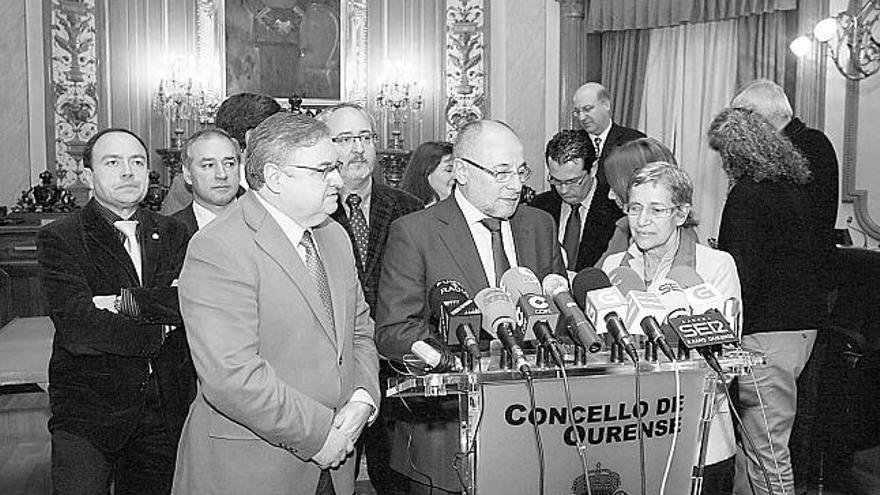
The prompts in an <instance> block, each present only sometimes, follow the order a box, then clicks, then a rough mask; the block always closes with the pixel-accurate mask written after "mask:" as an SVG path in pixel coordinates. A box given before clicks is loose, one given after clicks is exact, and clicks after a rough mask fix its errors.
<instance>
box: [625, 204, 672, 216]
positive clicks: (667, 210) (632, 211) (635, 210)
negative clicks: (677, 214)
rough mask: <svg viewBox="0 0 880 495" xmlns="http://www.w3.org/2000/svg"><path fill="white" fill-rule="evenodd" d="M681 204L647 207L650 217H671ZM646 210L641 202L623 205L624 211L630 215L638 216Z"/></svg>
mask: <svg viewBox="0 0 880 495" xmlns="http://www.w3.org/2000/svg"><path fill="white" fill-rule="evenodd" d="M679 206H681V205H674V206H665V207H664V206H653V205H652V206H649V207H648V208H647V211H648V217H650V218H669V217H670V216H672V212H673V211H675V210H677V209H678V207H679ZM643 211H645V207H644V206H643V205H640V204H639V203H628V204H626V205H624V206H623V212H624V213H626V215H627V216H629V217H634V218H637V217H639V216H641V215H642V212H643Z"/></svg>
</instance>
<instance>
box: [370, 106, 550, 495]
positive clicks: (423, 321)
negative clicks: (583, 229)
mask: <svg viewBox="0 0 880 495" xmlns="http://www.w3.org/2000/svg"><path fill="white" fill-rule="evenodd" d="M453 156H454V158H455V166H454V174H455V181H456V187H455V190H454V192H453V194H452V195H450V196H449V197H448V198H446V199H445V200H443V201H440V202H439V203H437V204H435V205H434V206H432V207H430V208H427V209H424V210H421V211H419V212H416V213H413V214H411V215H407V216H405V217H403V218H401V219H399V220H398V221H396V222H394V224H393V225H392V226H391V233H390V234H389V237H388V248H387V250H386V253H385V262H384V263H383V266H382V277H381V279H380V286H379V304H378V308H377V311H376V315H377V320H376V321H377V331H376V345H377V346H378V348H379V351H380V352H381V354H382V355H383V356H385V357H387V358H388V359H391V360H393V361H396V362H398V363H400V362H402V360H403V355H404V354H407V353H409V352H410V348H411V346H412V344H413V342H415V341H417V340H424V339H426V338H428V337H435V338H437V337H438V336H439V333H438V331H437V328H436V327H434V326H433V325H431V324H430V323H429V320H430V316H431V315H430V314H429V308H428V304H427V299H428V293H429V291H430V290H431V287H433V286H434V284H436V283H437V282H438V281H440V280H447V279H453V280H456V281H458V282H460V283H461V285H462V286H463V287H464V289H465V290H466V291H467V293H468V294H469V295H470V296H471V297H473V296H475V295H476V294H477V292H479V291H480V290H482V289H484V288H486V287H498V286H499V280H500V278H501V276H502V275H503V274H504V272H505V271H506V270H507V269H508V268H510V267H513V266H524V267H528V268H530V269H531V270H532V271H533V272H535V274H536V275H537V276H538V277H539V278H541V279H543V278H544V277H545V276H546V275H547V274H549V273H558V274H564V273H565V267H564V266H563V263H562V254H561V252H560V250H559V244H558V243H557V242H556V229H555V227H554V225H553V219H552V218H550V215H548V214H547V213H546V212H543V211H540V210H538V209H535V208H532V207H529V206H524V205H519V197H520V191H521V189H522V185H523V183H524V182H525V181H526V180H527V179H528V178H529V176H530V175H531V170H529V168H528V166H527V165H526V163H525V158H524V153H523V145H522V142H521V141H520V139H519V137H518V136H517V134H516V133H515V132H514V131H513V129H511V128H510V127H509V126H507V125H506V124H504V123H502V122H498V121H493V120H480V121H475V122H471V123H469V124H467V125H465V126H464V128H463V129H461V131H459V134H458V137H457V139H456V141H455V145H454V147H453ZM401 366H402V365H401ZM428 406H429V407H427V408H425V413H424V414H419V415H409V416H402V417H400V418H399V422H400V423H399V424H400V425H401V426H402V427H401V428H397V429H396V430H395V432H394V438H393V443H392V461H391V462H392V466H393V467H394V469H396V470H398V471H400V472H402V473H404V474H406V475H407V477H408V478H409V479H410V492H409V493H414V494H418V493H426V494H427V493H434V494H442V493H446V492H453V493H457V492H461V491H462V485H461V482H460V481H459V477H458V475H457V474H456V472H455V470H454V469H453V468H452V466H453V461H454V460H455V453H456V452H458V451H459V450H460V446H459V441H458V439H459V436H458V433H459V430H458V421H457V418H458V410H457V407H456V401H455V400H438V401H434V402H433V403H430V404H428ZM429 479H430V481H428V480H429Z"/></svg>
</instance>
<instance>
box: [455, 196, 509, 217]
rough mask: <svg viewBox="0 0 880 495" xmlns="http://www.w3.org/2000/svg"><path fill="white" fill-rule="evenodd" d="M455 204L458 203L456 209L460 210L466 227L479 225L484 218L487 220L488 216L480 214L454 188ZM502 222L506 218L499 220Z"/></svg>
mask: <svg viewBox="0 0 880 495" xmlns="http://www.w3.org/2000/svg"><path fill="white" fill-rule="evenodd" d="M455 202H456V203H458V207H459V208H460V209H461V212H462V213H463V214H464V219H465V221H466V222H467V224H468V225H474V224H478V223H480V220H482V219H484V218H489V215H486V214H485V213H483V212H481V211H480V210H478V209H477V207H476V206H474V204H473V203H471V202H470V200H469V199H467V198H466V197H465V196H464V194H462V192H461V191H460V190H459V189H458V188H455ZM500 220H501V221H502V222H504V221H505V220H507V219H506V218H502V219H500Z"/></svg>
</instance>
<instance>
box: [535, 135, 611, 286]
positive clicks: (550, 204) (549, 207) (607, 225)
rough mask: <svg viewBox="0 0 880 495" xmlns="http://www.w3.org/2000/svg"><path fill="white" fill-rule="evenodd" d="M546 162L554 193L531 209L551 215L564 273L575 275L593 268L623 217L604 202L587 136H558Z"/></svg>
mask: <svg viewBox="0 0 880 495" xmlns="http://www.w3.org/2000/svg"><path fill="white" fill-rule="evenodd" d="M544 158H545V159H546V160H547V169H548V172H549V179H548V181H549V182H550V186H551V187H552V189H551V190H550V191H547V192H545V193H542V194H539V195H538V196H537V197H535V199H534V201H533V202H532V206H534V207H535V208H539V209H541V210H544V211H546V212H547V213H549V214H550V215H551V216H553V220H555V221H556V225H557V227H558V229H559V235H558V239H559V243H560V244H561V245H562V249H563V252H564V253H565V254H566V260H567V264H566V268H568V270H570V271H574V272H577V271H580V270H581V269H583V268H586V267H589V266H593V265H595V264H596V261H598V260H599V258H600V257H601V256H602V253H604V252H605V249H606V248H607V247H608V240H609V239H611V235H612V234H613V233H614V223H615V222H616V221H617V220H618V219H619V218H620V217H622V216H623V213H622V212H621V211H620V208H618V207H617V205H614V204H613V203H610V202H609V201H608V186H606V187H604V188H601V187H599V182H598V181H597V180H596V172H597V170H598V168H599V167H598V165H597V164H596V152H595V148H594V147H593V143H592V141H590V136H589V135H588V134H587V132H586V131H583V130H577V131H568V130H567V131H559V132H558V133H556V135H555V136H553V139H551V140H550V141H549V142H548V143H547V148H546V150H545V152H544ZM602 191H604V194H603V193H602Z"/></svg>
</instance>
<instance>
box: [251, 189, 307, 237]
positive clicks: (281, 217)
mask: <svg viewBox="0 0 880 495" xmlns="http://www.w3.org/2000/svg"><path fill="white" fill-rule="evenodd" d="M256 196H257V200H258V201H259V202H260V204H262V205H263V206H264V207H265V208H266V211H268V212H269V215H270V216H271V217H272V218H273V219H275V222H276V223H277V224H278V226H279V227H281V231H282V232H284V235H285V236H287V238H288V239H289V240H290V243H291V244H293V247H294V248H296V249H297V251H299V242H300V241H301V240H302V236H303V233H305V231H306V230H311V229H306V228H305V227H303V226H302V225H300V224H298V223H296V222H295V221H294V220H293V219H292V218H290V217H289V216H287V215H285V214H284V213H282V212H281V210H279V209H278V208H276V207H275V206H273V205H272V204H271V203H269V202H268V201H266V199H265V198H263V196H262V195H260V193H259V192H258V193H257V195H256Z"/></svg>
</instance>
